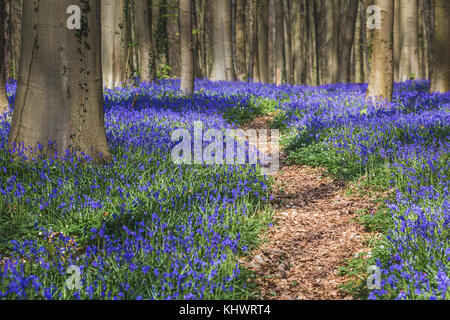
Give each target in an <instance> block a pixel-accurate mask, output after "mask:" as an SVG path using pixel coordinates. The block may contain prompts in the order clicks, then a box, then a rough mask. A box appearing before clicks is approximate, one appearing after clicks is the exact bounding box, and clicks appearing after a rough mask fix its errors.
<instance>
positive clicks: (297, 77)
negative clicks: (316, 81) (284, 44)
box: [286, 0, 305, 83]
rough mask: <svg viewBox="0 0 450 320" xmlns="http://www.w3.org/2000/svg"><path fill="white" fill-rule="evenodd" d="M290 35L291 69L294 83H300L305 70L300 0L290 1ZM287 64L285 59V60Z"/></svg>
mask: <svg viewBox="0 0 450 320" xmlns="http://www.w3.org/2000/svg"><path fill="white" fill-rule="evenodd" d="M291 10H292V21H291V23H292V26H293V29H294V30H293V31H292V36H293V44H294V45H293V50H292V51H293V54H294V57H293V71H292V73H293V74H294V81H293V82H294V83H302V82H303V81H304V79H303V73H304V70H305V57H304V55H303V41H304V40H303V27H302V25H303V24H302V22H303V21H302V18H301V0H293V1H292V9H291ZM286 65H287V61H286Z"/></svg>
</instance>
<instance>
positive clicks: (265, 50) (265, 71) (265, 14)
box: [258, 0, 269, 83]
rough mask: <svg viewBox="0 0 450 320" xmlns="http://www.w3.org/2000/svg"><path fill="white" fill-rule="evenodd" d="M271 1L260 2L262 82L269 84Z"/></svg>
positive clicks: (260, 68) (260, 64)
mask: <svg viewBox="0 0 450 320" xmlns="http://www.w3.org/2000/svg"><path fill="white" fill-rule="evenodd" d="M268 8H269V1H268V0H259V1H258V60H259V75H260V78H261V79H260V80H261V82H265V83H268V82H269V25H268V21H269V10H268Z"/></svg>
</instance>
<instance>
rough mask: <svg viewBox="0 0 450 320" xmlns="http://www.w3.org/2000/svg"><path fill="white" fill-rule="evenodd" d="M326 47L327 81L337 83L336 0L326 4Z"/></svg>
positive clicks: (337, 7)
mask: <svg viewBox="0 0 450 320" xmlns="http://www.w3.org/2000/svg"><path fill="white" fill-rule="evenodd" d="M325 10H326V25H327V32H326V40H325V42H326V48H327V61H328V63H327V65H328V72H327V78H326V79H327V82H328V83H336V82H337V77H338V65H339V62H338V28H337V26H338V20H337V19H336V17H339V15H337V14H336V11H337V12H339V6H338V3H337V2H336V1H331V3H330V4H329V5H328V6H326V8H325Z"/></svg>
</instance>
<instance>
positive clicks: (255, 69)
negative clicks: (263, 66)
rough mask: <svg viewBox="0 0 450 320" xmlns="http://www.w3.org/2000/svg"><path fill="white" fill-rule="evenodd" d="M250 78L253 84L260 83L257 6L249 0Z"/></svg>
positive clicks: (252, 0) (254, 1)
mask: <svg viewBox="0 0 450 320" xmlns="http://www.w3.org/2000/svg"><path fill="white" fill-rule="evenodd" d="M250 4H251V5H250V17H251V20H250V42H251V46H250V62H249V66H250V68H249V69H250V70H249V74H250V78H251V79H252V80H253V81H254V82H259V81H260V76H259V60H258V7H257V6H258V4H257V0H250Z"/></svg>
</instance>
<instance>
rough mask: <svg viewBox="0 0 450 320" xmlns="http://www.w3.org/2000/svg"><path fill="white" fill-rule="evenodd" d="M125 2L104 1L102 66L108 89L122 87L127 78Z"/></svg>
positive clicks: (120, 0)
mask: <svg viewBox="0 0 450 320" xmlns="http://www.w3.org/2000/svg"><path fill="white" fill-rule="evenodd" d="M124 7H125V0H102V15H101V21H102V34H101V37H102V66H103V80H104V82H105V87H106V88H113V87H115V86H118V85H120V83H121V82H124V81H125V80H126V78H127V75H126V58H127V57H126V56H127V48H126V46H127V38H126V37H127V32H126V23H125V20H124V19H125V13H124Z"/></svg>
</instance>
